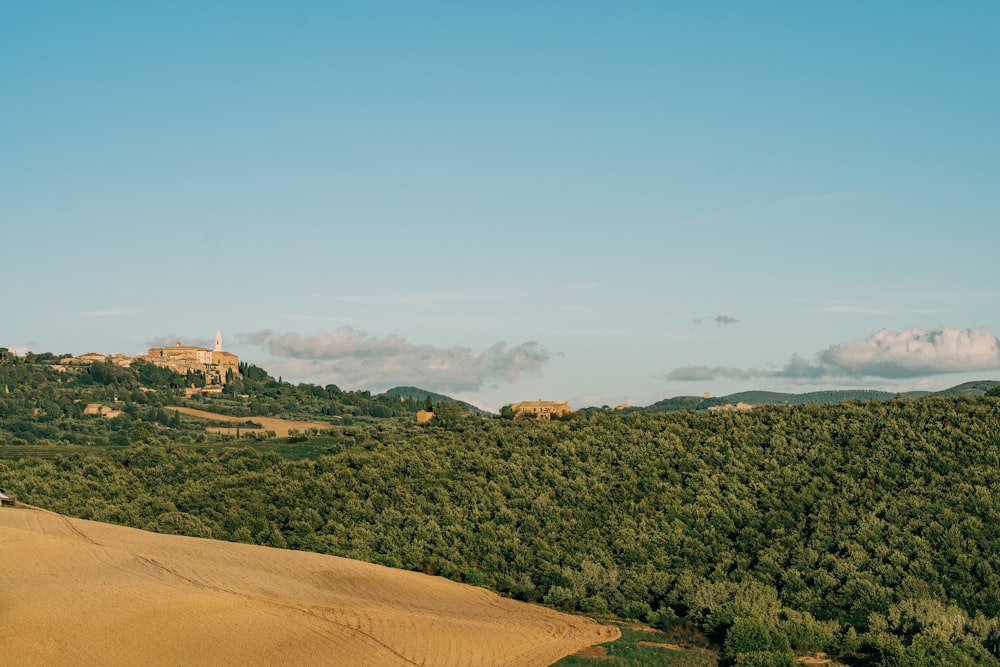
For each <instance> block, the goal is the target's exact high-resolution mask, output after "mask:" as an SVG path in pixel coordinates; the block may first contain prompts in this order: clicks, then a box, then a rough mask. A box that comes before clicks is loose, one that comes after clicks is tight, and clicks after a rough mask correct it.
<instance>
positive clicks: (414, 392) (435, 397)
mask: <svg viewBox="0 0 1000 667" xmlns="http://www.w3.org/2000/svg"><path fill="white" fill-rule="evenodd" d="M380 395H381V396H387V397H389V398H412V399H415V400H417V401H423V400H425V399H426V398H427V397H428V396H430V397H431V401H433V402H434V403H458V404H459V405H461V406H462V407H463V408H464V409H465V410H468V411H469V412H471V413H472V414H474V415H479V416H480V417H491V416H493V413H492V412H488V411H486V410H482V409H480V408H477V407H476V406H474V405H472V404H471V403H466V402H465V401H460V400H458V399H457V398H452V397H451V396H445V395H444V394H437V393H435V392H433V391H428V390H426V389H421V388H420V387H393V388H392V389H390V390H388V391H386V392H385V393H384V394H380Z"/></svg>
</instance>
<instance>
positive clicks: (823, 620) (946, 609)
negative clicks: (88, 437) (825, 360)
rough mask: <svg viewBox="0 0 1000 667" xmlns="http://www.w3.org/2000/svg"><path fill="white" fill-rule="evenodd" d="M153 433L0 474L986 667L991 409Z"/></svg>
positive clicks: (744, 643) (142, 513)
mask: <svg viewBox="0 0 1000 667" xmlns="http://www.w3.org/2000/svg"><path fill="white" fill-rule="evenodd" d="M276 389H277V390H278V391H279V392H290V393H286V394H284V395H287V396H292V395H294V396H302V398H303V401H305V400H307V399H308V400H315V401H317V402H319V403H321V402H322V400H323V399H321V398H320V397H319V396H318V395H316V396H314V397H313V398H311V399H310V398H308V397H309V396H310V395H312V394H313V393H316V392H314V391H313V390H309V389H306V390H303V389H301V388H293V389H291V390H289V389H285V388H284V387H283V386H281V387H278V388H276ZM13 393H14V392H13V391H12V392H11V395H13ZM279 395H282V394H279ZM237 398H238V397H237V396H234V397H232V400H233V401H236V400H237ZM4 400H5V401H6V403H7V404H8V405H9V404H10V402H11V399H9V398H7V399H4ZM18 400H21V401H24V400H29V399H26V398H25V397H23V396H22V398H20V399H18ZM226 400H229V399H226ZM249 400H257V401H261V402H262V403H263V402H264V400H265V399H264V398H260V397H255V396H251V397H250V399H249ZM268 400H271V399H270V397H268ZM287 401H288V402H289V405H288V406H286V407H287V409H288V411H290V412H294V411H293V410H292V409H291V407H292V406H291V405H290V403H291V401H292V399H291V398H289V399H287ZM233 405H234V406H235V405H236V403H235V402H234V403H233ZM18 419H22V418H21V417H18ZM25 419H26V418H25ZM105 421H114V420H105ZM0 427H2V430H5V431H7V430H8V422H7V420H6V419H5V420H4V421H3V423H2V424H0ZM8 432H9V431H8ZM179 432H181V433H183V432H184V430H183V429H181V430H180V431H179ZM172 433H173V429H172V428H171V427H169V426H164V425H158V426H157V429H156V431H155V433H154V434H153V435H152V436H151V437H150V438H149V439H148V440H147V441H146V442H147V444H135V445H130V446H123V447H113V448H105V449H102V450H100V451H96V452H95V453H93V454H88V453H85V450H84V453H81V452H80V450H79V448H77V450H76V453H73V454H65V455H61V454H57V455H55V456H49V457H47V458H34V457H29V456H18V454H17V452H18V451H25V452H27V451H30V447H28V446H26V445H23V444H22V445H14V444H11V445H8V446H6V447H0V453H3V454H4V455H5V456H8V457H10V458H8V459H7V460H3V461H0V484H2V485H3V486H4V488H6V489H7V490H8V491H11V492H14V493H16V494H17V495H18V496H19V497H20V498H22V499H26V500H28V501H29V502H32V503H35V504H38V505H41V506H44V507H46V508H48V509H52V510H55V511H59V512H63V513H67V514H72V515H75V516H79V517H83V518H90V519H96V520H99V521H106V522H112V523H120V524H124V525H129V526H136V527H143V528H149V529H152V530H157V531H160V532H165V533H183V534H188V535H195V536H206V537H215V538H220V539H227V540H234V541H238V542H248V543H256V544H265V545H271V546H279V547H288V548H292V549H302V550H309V551H317V552H320V553H328V554H336V555H341V556H347V557H350V558H356V559H360V560H365V561H369V562H373V563H379V564H384V565H390V566H393V567H400V568H405V569H411V570H419V571H423V572H427V573H430V574H437V575H440V576H445V577H449V578H452V579H455V580H457V581H463V582H467V583H472V584H476V585H480V586H485V587H488V588H491V589H493V590H496V591H498V592H501V593H504V594H506V595H509V596H512V597H515V598H518V599H522V600H527V601H532V602H541V603H544V604H548V605H551V606H553V607H555V608H558V609H561V610H565V611H579V612H585V613H589V614H594V615H614V616H617V617H620V618H631V619H637V620H641V621H643V622H645V623H648V624H651V625H654V626H657V627H661V628H668V629H669V628H676V627H678V626H681V625H683V626H685V627H686V628H692V629H697V630H698V631H700V632H702V633H703V634H704V635H705V636H706V637H707V638H708V639H709V641H711V642H713V643H714V644H715V645H716V646H718V647H719V648H721V649H722V650H723V651H724V655H725V656H728V657H727V659H729V660H732V661H734V662H735V663H736V664H747V665H749V664H791V663H790V661H791V660H792V658H791V656H792V655H793V654H805V653H810V652H816V651H825V652H827V653H829V654H830V655H831V656H833V657H835V658H836V659H837V660H838V661H840V662H842V663H844V664H850V665H996V664H998V663H1000V660H998V655H1000V621H998V617H1000V531H998V530H997V529H996V526H997V525H1000V497H998V495H997V494H998V491H997V490H998V489H1000V401H998V400H997V399H996V398H994V397H989V396H987V397H969V396H965V397H961V396H960V397H950V398H948V397H933V396H931V397H925V398H920V399H910V398H893V399H891V400H888V401H884V402H882V401H867V402H858V401H845V402H841V403H836V404H825V405H819V404H815V403H814V404H808V405H803V406H761V407H758V408H756V409H754V410H753V411H750V412H725V413H718V414H709V413H706V412H695V411H690V410H687V411H680V412H672V413H665V414H647V413H643V412H638V411H637V412H632V413H627V414H623V413H613V412H600V411H597V412H591V413H589V414H587V413H582V414H578V415H575V416H573V417H570V418H567V419H564V420H558V421H552V422H546V423H536V422H531V421H510V420H501V419H481V418H478V417H468V418H466V419H464V420H458V421H457V422H456V423H455V424H454V426H452V427H450V428H442V427H434V426H431V427H418V426H416V425H414V424H412V423H411V422H410V420H409V419H408V418H407V419H381V420H372V421H367V422H365V421H357V422H355V423H353V424H349V425H343V424H341V425H335V426H334V427H332V428H331V430H330V432H329V433H328V434H326V435H325V436H321V437H317V438H316V440H319V441H322V442H323V447H322V448H321V449H320V450H319V452H317V453H322V455H317V456H315V457H314V458H306V459H301V460H294V461H293V460H289V459H287V458H285V457H283V456H281V455H280V454H279V453H276V452H274V451H271V452H259V451H256V450H254V449H250V448H246V447H243V448H225V447H219V446H218V444H217V443H213V442H212V441H211V440H206V441H204V442H198V441H194V442H191V443H187V444H186V445H185V443H184V442H182V440H183V438H184V437H187V436H182V437H181V438H179V439H177V440H176V441H175V440H173V439H172V438H171V435H172ZM7 442H13V441H12V440H7ZM150 443H151V444H150ZM306 444H308V443H306ZM56 449H57V450H58V448H56ZM278 451H280V448H279V450H278ZM50 454H51V452H50Z"/></svg>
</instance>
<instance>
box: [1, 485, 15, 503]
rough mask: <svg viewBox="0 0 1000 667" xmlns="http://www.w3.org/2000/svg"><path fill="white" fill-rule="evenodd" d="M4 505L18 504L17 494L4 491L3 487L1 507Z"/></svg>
mask: <svg viewBox="0 0 1000 667" xmlns="http://www.w3.org/2000/svg"><path fill="white" fill-rule="evenodd" d="M4 505H9V506H11V507H14V506H15V505H17V496H11V495H8V494H6V493H4V492H3V489H0V507H3V506H4Z"/></svg>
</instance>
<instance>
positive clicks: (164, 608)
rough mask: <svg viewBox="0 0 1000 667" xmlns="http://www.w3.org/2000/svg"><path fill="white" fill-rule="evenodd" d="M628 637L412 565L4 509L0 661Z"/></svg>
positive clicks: (497, 656) (490, 654)
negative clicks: (380, 563) (407, 568)
mask: <svg viewBox="0 0 1000 667" xmlns="http://www.w3.org/2000/svg"><path fill="white" fill-rule="evenodd" d="M617 636H618V630H617V628H612V627H607V626H601V625H598V624H597V623H595V622H594V621H591V620H590V619H586V618H580V617H576V616H568V615H565V614H559V613H557V612H555V611H552V610H550V609H547V608H544V607H539V606H534V605H528V604H524V603H520V602H516V601H513V600H508V599H505V598H501V597H499V596H497V595H494V594H493V593H490V592H488V591H485V590H483V589H480V588H475V587H472V586H466V585H463V584H458V583H455V582H452V581H449V580H447V579H441V578H437V577H429V576H426V575H423V574H419V573H415V572H404V571H402V570H393V569H390V568H385V567H380V566H376V565H370V564H367V563H361V562H358V561H351V560H346V559H342V558H336V557H333V556H322V555H319V554H311V553H306V552H301V551H288V550H282V549H272V548H268V547H259V546H251V545H245V544H233V543H228V542H218V541H214V540H206V539H199V538H191V537H180V536H175V535H158V534H156V533H149V532H145V531H141V530H136V529H133V528H123V527H120V526H111V525H108V524H102V523H96V522H92V521H84V520H81V519H72V518H68V517H65V516H62V515H59V514H54V513H51V512H46V511H44V510H36V509H27V508H15V509H11V508H6V507H5V508H2V509H0V663H2V664H10V665H15V664H16V665H19V666H30V665H73V666H77V665H81V664H83V665H88V664H93V665H97V664H100V665H137V664H142V665H276V664H286V665H345V666H352V665H358V666H366V665H373V666H374V665H390V666H391V665H428V666H432V665H456V666H459V665H463V666H464V665H514V666H529V665H539V666H541V665H548V664H551V663H552V662H555V661H556V660H558V659H559V658H561V657H563V656H565V655H569V654H571V653H573V652H575V651H577V650H579V649H581V648H583V647H586V646H589V645H592V644H596V643H599V642H606V641H609V640H611V639H614V638H616V637H617Z"/></svg>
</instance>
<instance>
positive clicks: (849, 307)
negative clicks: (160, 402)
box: [0, 1, 1000, 409]
mask: <svg viewBox="0 0 1000 667" xmlns="http://www.w3.org/2000/svg"><path fill="white" fill-rule="evenodd" d="M206 5H210V6H206ZM998 23H1000V5H997V4H996V3H993V2H967V3H961V5H954V6H946V5H945V4H944V3H930V2H883V3H846V4H845V3H836V4H831V3H825V4H821V3H800V2H763V3H736V2H705V3H674V2H624V3H610V2H586V1H575V2H544V3H520V2H503V3H439V2H427V3H413V2H372V3H337V2H281V3H278V2H215V3H194V2H183V1H173V2H169V3H168V2H144V3H135V2H99V1H98V2H93V3H72V2H45V1H40V2H31V3H7V4H6V5H5V6H4V7H2V8H0V98H2V99H3V100H4V102H3V104H0V225H2V233H3V261H2V265H3V269H4V270H3V273H4V276H5V278H6V280H5V286H6V290H5V292H6V296H5V306H4V308H3V311H2V315H0V345H6V346H8V347H12V346H13V347H16V348H17V349H22V348H30V349H33V350H36V351H51V352H56V353H67V352H68V353H74V354H81V353H84V352H88V351H103V352H125V353H129V354H137V353H141V352H143V351H144V350H145V349H146V347H148V346H150V345H151V344H152V343H156V342H162V341H166V340H173V339H176V338H182V339H184V340H186V341H205V342H210V341H211V339H212V337H213V335H214V332H215V330H216V329H221V330H222V332H223V335H224V340H225V344H226V345H225V346H226V348H227V349H229V350H231V351H233V352H235V353H237V354H239V355H240V356H241V358H243V359H246V360H249V361H252V362H254V363H257V364H258V365H261V366H263V367H264V368H266V369H268V370H270V371H271V372H272V373H273V374H275V375H281V376H282V377H283V378H284V379H286V380H294V381H310V382H317V383H320V384H327V383H331V382H332V383H335V384H337V385H339V386H341V387H342V388H345V389H358V388H364V389H372V390H374V391H380V390H384V389H386V388H388V387H391V386H395V385H400V384H415V385H418V386H422V387H425V388H428V389H433V390H437V391H442V392H444V393H448V394H450V395H454V396H459V397H462V398H465V399H468V400H471V401H473V402H476V403H479V404H481V405H483V406H486V407H490V408H494V409H495V408H497V407H498V406H500V405H502V404H504V403H509V402H513V401H517V400H526V399H536V398H545V399H553V400H555V399H558V400H569V401H570V402H571V404H572V405H574V407H581V406H584V405H602V404H611V405H615V404H618V403H621V402H628V403H630V404H639V405H641V404H647V403H650V402H653V401H656V400H659V399H660V398H664V397H667V396H674V395H679V394H701V393H702V392H705V391H709V392H711V393H713V394H716V395H718V394H725V393H730V392H733V391H739V390H742V389H750V388H755V389H756V388H760V389H773V390H785V391H796V392H798V391H806V390H811V389H829V388H836V387H876V388H883V389H910V388H931V389H934V388H942V387H945V386H950V385H952V384H957V383H958V382H961V381H964V380H967V379H980V378H1000V345H998V343H997V339H996V336H995V333H996V332H1000V313H998V310H997V307H996V304H997V303H998V301H1000V299H998V297H1000V289H998V288H997V280H996V259H995V258H996V249H997V247H998V241H1000V225H998V224H997V222H998V219H1000V215H998V214H1000V191H998V189H997V185H996V184H997V177H998V175H1000V131H998V130H997V128H996V118H998V117H1000V79H998V78H997V76H996V71H997V68H998V65H1000V45H998V43H997V41H996V39H995V34H994V31H995V27H996V25H998Z"/></svg>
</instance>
